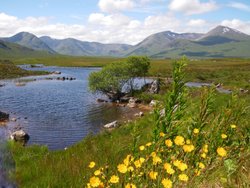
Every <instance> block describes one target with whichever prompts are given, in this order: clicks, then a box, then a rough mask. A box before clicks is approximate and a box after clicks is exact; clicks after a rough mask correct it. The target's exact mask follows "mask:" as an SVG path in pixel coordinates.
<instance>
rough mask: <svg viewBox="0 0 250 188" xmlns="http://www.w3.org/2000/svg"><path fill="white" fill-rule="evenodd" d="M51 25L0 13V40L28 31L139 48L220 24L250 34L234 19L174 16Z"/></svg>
mask: <svg viewBox="0 0 250 188" xmlns="http://www.w3.org/2000/svg"><path fill="white" fill-rule="evenodd" d="M51 21H52V20H51V18H46V17H28V18H24V19H20V18H17V17H15V16H11V15H8V14H5V13H0V37H8V36H12V35H14V34H16V33H18V32H21V31H27V32H31V33H33V34H35V35H37V36H43V35H46V36H51V37H53V38H58V39H63V38H76V39H79V40H82V41H96V42H102V43H127V44H137V43H139V42H141V41H142V40H143V39H145V38H146V37H148V36H149V35H151V34H154V33H157V32H161V31H169V30H170V31H173V32H177V33H184V32H196V33H197V32H199V33H201V32H202V33H204V32H207V31H208V30H210V29H212V28H214V27H216V26H217V25H220V24H221V25H225V26H228V27H232V28H235V29H238V30H240V31H242V32H245V33H248V34H250V21H248V22H247V21H241V20H237V19H233V20H224V21H223V22H221V23H220V22H208V21H206V20H202V19H190V20H189V19H188V18H185V19H178V18H177V17H175V16H174V14H172V13H167V14H160V15H155V16H148V17H146V18H145V19H144V20H137V19H133V18H131V17H128V16H126V15H123V14H121V13H113V14H103V13H93V14H90V16H89V18H88V22H87V23H86V24H85V25H80V24H62V23H52V22H51Z"/></svg>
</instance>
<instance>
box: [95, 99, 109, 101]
mask: <svg viewBox="0 0 250 188" xmlns="http://www.w3.org/2000/svg"><path fill="white" fill-rule="evenodd" d="M96 102H108V101H106V100H104V99H96Z"/></svg>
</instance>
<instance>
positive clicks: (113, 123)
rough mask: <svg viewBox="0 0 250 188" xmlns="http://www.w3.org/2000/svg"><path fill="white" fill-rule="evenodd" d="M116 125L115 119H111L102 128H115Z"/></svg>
mask: <svg viewBox="0 0 250 188" xmlns="http://www.w3.org/2000/svg"><path fill="white" fill-rule="evenodd" d="M117 126H118V123H117V121H113V122H111V123H108V124H106V125H104V126H103V127H104V128H107V129H110V128H115V127H117Z"/></svg>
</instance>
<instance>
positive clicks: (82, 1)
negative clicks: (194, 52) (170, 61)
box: [0, 0, 250, 44]
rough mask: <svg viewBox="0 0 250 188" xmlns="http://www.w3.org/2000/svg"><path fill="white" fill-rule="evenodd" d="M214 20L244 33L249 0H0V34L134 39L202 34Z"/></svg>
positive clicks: (248, 26)
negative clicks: (24, 33) (166, 34)
mask: <svg viewBox="0 0 250 188" xmlns="http://www.w3.org/2000/svg"><path fill="white" fill-rule="evenodd" d="M218 25H224V26H228V27H231V28H234V29H237V30H239V31H241V32H244V33H246V34H249V35H250V0H241V1H235V0H220V1H219V0H0V37H9V36H12V35H14V34H16V33H18V32H22V31H25V32H30V33H33V34H35V35H36V36H38V37H40V36H50V37H52V38H57V39H63V38H76V39H79V40H82V41H95V42H102V43H126V44H137V43H138V42H140V41H142V40H143V39H145V38H146V37H147V36H149V35H151V34H154V33H157V32H162V31H172V32H177V33H185V32H196V33H206V32H208V31H209V30H211V29H213V28H214V27H216V26H218Z"/></svg>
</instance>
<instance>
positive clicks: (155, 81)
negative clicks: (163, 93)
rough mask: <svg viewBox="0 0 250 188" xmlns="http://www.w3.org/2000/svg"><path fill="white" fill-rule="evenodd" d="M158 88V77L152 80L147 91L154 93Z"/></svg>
mask: <svg viewBox="0 0 250 188" xmlns="http://www.w3.org/2000/svg"><path fill="white" fill-rule="evenodd" d="M159 90H160V82H159V79H157V80H154V81H153V82H152V84H151V86H150V88H149V93H152V94H156V93H158V92H159Z"/></svg>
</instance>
